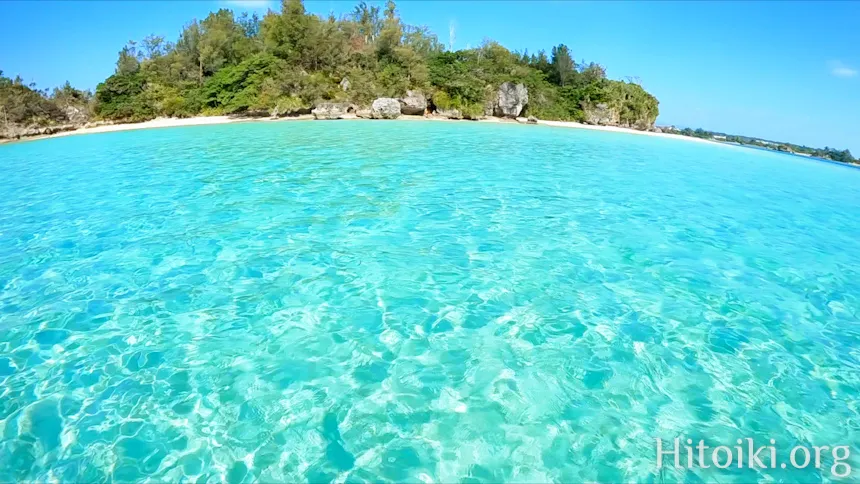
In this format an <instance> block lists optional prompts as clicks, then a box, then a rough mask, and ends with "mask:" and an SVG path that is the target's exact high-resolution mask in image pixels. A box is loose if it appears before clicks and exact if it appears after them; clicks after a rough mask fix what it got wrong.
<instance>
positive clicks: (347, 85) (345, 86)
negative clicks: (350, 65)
mask: <svg viewBox="0 0 860 484" xmlns="http://www.w3.org/2000/svg"><path fill="white" fill-rule="evenodd" d="M350 87H352V83H350V82H349V78H348V77H344V78H343V79H341V80H340V88H341V89H343V91H344V92H346V91H349V88H350Z"/></svg>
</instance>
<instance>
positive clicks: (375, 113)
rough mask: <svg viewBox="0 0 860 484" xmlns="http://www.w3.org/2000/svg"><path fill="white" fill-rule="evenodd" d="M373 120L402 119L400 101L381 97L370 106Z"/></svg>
mask: <svg viewBox="0 0 860 484" xmlns="http://www.w3.org/2000/svg"><path fill="white" fill-rule="evenodd" d="M370 117H371V118H372V119H397V118H399V117H400V101H398V100H397V99H394V98H391V97H381V98H379V99H377V100H376V101H373V104H371V105H370Z"/></svg>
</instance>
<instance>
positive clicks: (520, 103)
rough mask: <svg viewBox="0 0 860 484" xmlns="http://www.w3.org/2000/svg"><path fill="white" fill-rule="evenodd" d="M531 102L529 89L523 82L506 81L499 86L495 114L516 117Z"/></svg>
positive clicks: (494, 108)
mask: <svg viewBox="0 0 860 484" xmlns="http://www.w3.org/2000/svg"><path fill="white" fill-rule="evenodd" d="M528 103H529V91H528V89H526V86H524V85H523V84H514V83H513V82H504V83H502V85H501V86H499V92H498V95H497V96H496V103H495V105H494V106H493V114H494V115H496V116H498V117H500V118H502V117H504V118H516V117H518V116H519V115H520V114H521V113H522V112H523V109H525V107H526V104H528Z"/></svg>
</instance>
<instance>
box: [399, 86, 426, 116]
mask: <svg viewBox="0 0 860 484" xmlns="http://www.w3.org/2000/svg"><path fill="white" fill-rule="evenodd" d="M426 110H427V98H426V97H424V93H422V92H420V91H406V96H405V97H402V98H400V112H401V113H402V114H409V115H413V116H420V115H422V114H424V112H425V111H426Z"/></svg>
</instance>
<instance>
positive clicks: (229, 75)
mask: <svg viewBox="0 0 860 484" xmlns="http://www.w3.org/2000/svg"><path fill="white" fill-rule="evenodd" d="M279 67H282V64H281V62H280V61H279V59H277V58H276V57H275V56H273V55H271V54H255V55H254V56H252V57H250V58H248V59H246V60H244V61H242V62H241V63H239V64H238V65H235V66H229V67H226V68H224V69H221V70H220V71H218V72H216V73H215V75H213V76H212V77H210V78H209V79H208V80H207V81H206V83H205V84H204V85H203V88H202V90H201V95H202V101H203V106H205V107H208V108H210V109H214V110H216V111H219V112H224V113H228V114H231V113H241V112H244V111H247V110H248V109H249V108H252V107H254V106H256V105H257V104H258V103H257V100H258V98H259V96H260V94H261V92H262V88H263V83H264V81H265V80H266V79H267V78H271V76H273V75H274V74H276V73H277V72H278V68H279Z"/></svg>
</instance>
